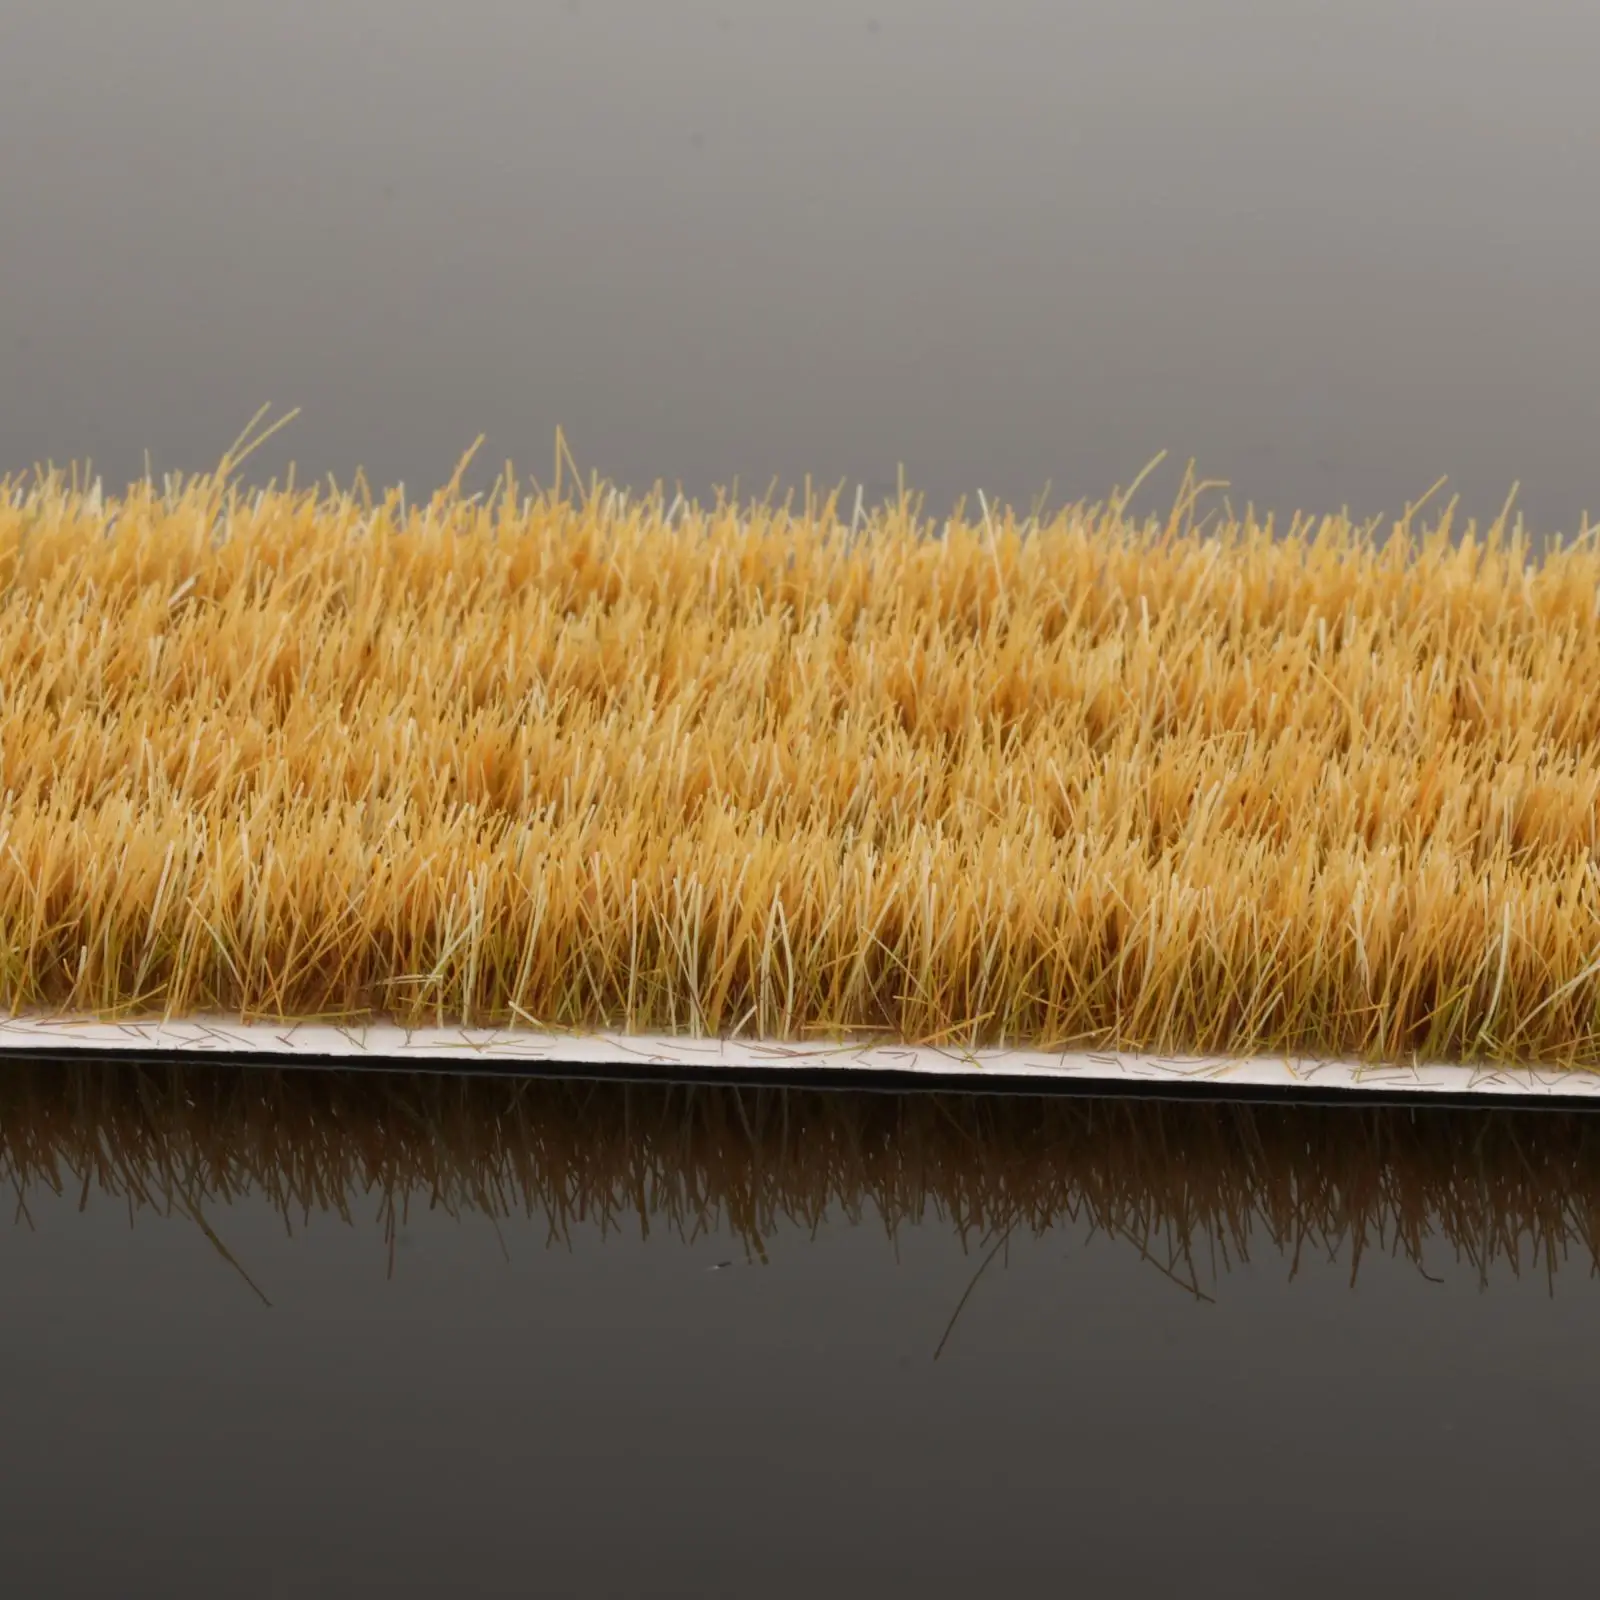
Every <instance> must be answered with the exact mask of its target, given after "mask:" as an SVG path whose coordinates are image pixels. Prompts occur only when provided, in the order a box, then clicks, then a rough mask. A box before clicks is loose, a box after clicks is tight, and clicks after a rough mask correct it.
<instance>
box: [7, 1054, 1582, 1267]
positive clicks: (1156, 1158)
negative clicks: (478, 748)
mask: <svg viewBox="0 0 1600 1600" xmlns="http://www.w3.org/2000/svg"><path fill="white" fill-rule="evenodd" d="M0 1183H3V1184H4V1185H5V1186H6V1187H8V1188H9V1189H10V1190H11V1191H12V1192H13V1193H14V1194H15V1196H16V1199H17V1214H18V1219H19V1220H20V1221H22V1222H23V1223H24V1224H25V1223H26V1221H27V1219H28V1215H29V1213H28V1207H29V1204H30V1197H31V1199H32V1202H33V1203H35V1204H36V1203H37V1198H38V1195H39V1194H40V1192H41V1191H45V1190H49V1191H54V1192H56V1193H59V1194H65V1195H72V1196H79V1197H84V1198H87V1197H88V1196H89V1195H91V1194H94V1193H99V1194H101V1195H106V1196H110V1197H113V1198H115V1199H118V1200H126V1201H127V1202H128V1204H129V1209H130V1213H134V1214H136V1213H137V1212H139V1211H141V1210H148V1211H153V1212H154V1213H156V1214H160V1215H173V1214H177V1215H183V1216H188V1217H190V1218H191V1219H192V1220H193V1221H195V1222H196V1223H197V1224H198V1225H199V1226H201V1227H202V1228H205V1229H207V1230H208V1231H210V1230H213V1229H214V1230H215V1231H211V1235H210V1236H211V1237H212V1238H213V1240H214V1242H215V1243H216V1244H217V1246H218V1248H219V1249H220V1250H223V1252H224V1253H226V1246H225V1239H226V1235H227V1234H228V1232H229V1230H228V1227H227V1223H226V1218H225V1214H224V1213H222V1212H220V1211H219V1210H218V1208H219V1207H226V1206H227V1205H229V1204H230V1203H232V1202H234V1201H236V1200H238V1199H240V1198H241V1197H245V1196H257V1197H260V1198H264V1199H265V1200H266V1201H267V1202H268V1203H269V1204H270V1205H272V1206H273V1207H274V1208H275V1209H276V1210H278V1211H279V1212H280V1213H281V1214H282V1215H283V1217H284V1218H285V1220H286V1222H288V1223H289V1224H290V1225H291V1226H302V1225H306V1224H308V1223H309V1222H310V1221H311V1220H312V1219H314V1218H316V1217H318V1216H322V1217H334V1218H339V1219H342V1220H343V1221H345V1222H347V1223H350V1224H352V1225H374V1224H375V1225H376V1227H377V1228H378V1230H379V1232H380V1236H381V1238H382V1239H383V1241H384V1242H385V1244H386V1245H387V1246H388V1247H389V1249H390V1251H391V1263H392V1261H393V1256H392V1250H393V1245H394V1242H395V1238H396V1234H397V1230H398V1229H399V1228H401V1227H403V1226H404V1225H405V1221H406V1218H407V1216H408V1214H409V1212H410V1210H411V1209H412V1208H419V1209H443V1210H444V1211H445V1212H447V1213H449V1214H450V1215H453V1216H488V1217H492V1218H495V1219H510V1218H515V1217H526V1218H532V1219H534V1220H535V1221H536V1222H543V1223H544V1224H545V1225H546V1227H547V1229H548V1237H549V1239H550V1241H551V1242H552V1243H557V1244H559V1243H564V1242H570V1241H571V1240H572V1239H573V1237H574V1235H575V1234H576V1232H577V1231H578V1230H580V1229H582V1228H585V1227H590V1228H597V1229H598V1230H599V1232H600V1233H601V1234H602V1236H604V1235H608V1234H610V1233H613V1232H616V1231H622V1232H629V1233H635V1234H639V1233H643V1234H649V1233H651V1232H658V1233H664V1234H666V1235H668V1236H671V1237H676V1238H678V1239H681V1240H684V1241H692V1240H694V1239H697V1238H702V1237H705V1236H707V1235H716V1234H722V1233H726V1234H729V1235H731V1236H732V1237H734V1238H735V1239H737V1240H738V1241H739V1242H740V1243H741V1244H742V1246H743V1248H744V1250H745V1251H746V1252H747V1255H748V1257H749V1258H750V1259H753V1260H754V1259H761V1258H763V1257H764V1256H765V1255H766V1254H767V1252H768V1250H769V1248H770V1247H771V1246H773V1245H774V1244H775V1243H777V1242H778V1241H780V1240H782V1239H783V1238H784V1237H785V1236H786V1235H789V1236H792V1235H794V1234H800V1235H806V1234H810V1233H813V1232H814V1231H815V1230H817V1229H818V1228H820V1227H822V1226H823V1225H824V1224H826V1223H827V1222H829V1221H830V1220H832V1221H835V1222H837V1221H841V1220H844V1221H849V1222H851V1223H853V1224H855V1225H858V1226H860V1225H871V1224H873V1223H878V1224H881V1225H882V1226H883V1227H884V1228H885V1229H886V1231H887V1232H888V1234H889V1235H890V1236H891V1237H893V1236H894V1235H895V1234H896V1233H897V1232H898V1230H899V1229H901V1228H902V1227H905V1226H912V1225H918V1224H928V1225H932V1226H937V1227H944V1228H949V1229H952V1230H954V1231H955V1232H956V1233H957V1234H958V1235H959V1236H960V1237H961V1239H962V1240H963V1242H964V1243H965V1244H966V1246H967V1247H968V1248H969V1249H973V1250H975V1252H976V1253H978V1254H982V1252H983V1250H984V1248H985V1247H987V1246H989V1245H991V1244H992V1243H993V1242H995V1241H997V1240H1000V1239H1003V1238H1005V1237H1007V1236H1010V1235H1019V1236H1026V1235H1029V1234H1032V1235H1035V1236H1037V1235H1039V1234H1042V1233H1043V1232H1044V1231H1045V1230H1046V1229H1050V1228H1055V1227H1071V1228H1074V1229H1081V1230H1083V1231H1084V1232H1085V1233H1086V1234H1089V1235H1094V1234H1099V1235H1103V1236H1107V1237H1111V1238H1115V1239H1119V1240H1121V1241H1123V1243H1125V1244H1127V1245H1129V1246H1131V1247H1132V1248H1134V1249H1135V1250H1137V1251H1139V1252H1140V1253H1141V1254H1142V1255H1143V1257H1144V1258H1145V1259H1146V1260H1147V1261H1148V1262H1149V1263H1150V1265H1151V1267H1152V1269H1153V1270H1156V1271H1159V1272H1161V1273H1164V1274H1166V1275H1168V1276H1170V1277H1171V1278H1172V1279H1173V1280H1174V1281H1175V1282H1176V1283H1178V1284H1179V1285H1181V1286H1182V1287H1184V1288H1186V1289H1187V1290H1189V1291H1190V1292H1191V1293H1195V1294H1201V1295H1205V1294H1209V1293H1214V1292H1215V1291H1216V1290H1217V1289H1218V1288H1219V1287H1220V1282H1221V1280H1222V1278H1224V1277H1225V1276H1226V1274H1227V1273H1228V1272H1229V1271H1230V1270H1231V1268H1232V1267H1233V1266H1234V1265H1235V1264H1236V1263H1238V1262H1241V1261H1249V1260H1253V1259H1258V1258H1261V1257H1271V1256H1277V1257H1280V1258H1281V1259H1282V1260H1283V1263H1284V1265H1285V1267H1286V1269H1287V1270H1288V1271H1290V1272H1291V1273H1293V1272H1294V1271H1296V1270H1298V1269H1299V1268H1300V1267H1302V1266H1306V1265H1309V1266H1315V1265H1317V1264H1318V1263H1319V1262H1321V1263H1328V1262H1337V1263H1339V1264H1340V1266H1341V1267H1342V1268H1343V1269H1344V1270H1346V1271H1347V1272H1348V1274H1349V1278H1350V1281H1351V1282H1352V1283H1355V1282H1356V1281H1357V1280H1358V1277H1359V1273H1360V1269H1361V1266H1362V1263H1363V1261H1364V1260H1366V1259H1367V1258H1368V1257H1370V1256H1372V1255H1380V1256H1391V1257H1395V1258H1398V1259H1401V1260H1407V1261H1410V1262H1412V1263H1414V1264H1415V1265H1416V1266H1417V1267H1419V1268H1420V1269H1422V1270H1428V1269H1430V1268H1432V1269H1439V1268H1442V1267H1444V1266H1446V1265H1447V1263H1448V1260H1449V1258H1451V1257H1452V1256H1453V1258H1454V1260H1455V1262H1456V1264H1457V1266H1458V1267H1464V1268H1466V1269H1467V1270H1469V1271H1471V1272H1473V1273H1474V1274H1475V1275H1476V1276H1478V1277H1479V1279H1480V1280H1481V1281H1488V1277H1489V1274H1490V1273H1491V1272H1494V1271H1496V1270H1500V1271H1509V1272H1510V1273H1512V1274H1513V1275H1517V1276H1520V1275H1521V1274H1523V1273H1524V1272H1531V1273H1534V1274H1537V1275H1538V1276H1540V1277H1544V1278H1545V1279H1547V1281H1548V1282H1549V1283H1550V1285H1551V1287H1552V1288H1553V1287H1554V1282H1555V1278H1556V1276H1557V1274H1558V1273H1559V1272H1561V1271H1562V1270H1563V1269H1564V1268H1576V1269H1577V1270H1578V1271H1580V1272H1591V1273H1592V1272H1593V1271H1595V1270H1596V1269H1597V1268H1600V1118H1596V1117H1594V1116H1591V1115H1583V1114H1570V1113H1537V1114H1526V1115H1519V1114H1510V1115H1508V1114H1506V1113H1503V1112H1500V1113H1494V1114H1485V1113H1482V1112H1477V1111H1459V1110H1439V1109H1432V1108H1426V1107H1424V1108H1420V1109H1417V1110H1410V1109H1406V1108H1399V1109H1396V1108H1363V1109H1359V1110H1357V1109H1329V1108H1313V1107H1297V1108H1293V1109H1290V1108H1283V1107H1259V1106H1257V1107H1252V1106H1247V1105H1223V1104H1214V1103H1213V1104H1205V1103H1194V1104H1176V1103H1165V1104H1164V1103H1161V1102H1155V1101H1137V1100H1118V1101H1093V1100H1079V1099H1072V1098H1054V1099H1052V1098H1033V1097H1026V1098H1025V1097H1010V1096H995V1097H988V1096H976V1095H942V1094H929V1093H915V1094H906V1095H885V1094H844V1093H825V1092H818V1091H812V1090H794V1089H734V1088H717V1089H707V1088H684V1087H672V1086H667V1085H620V1084H600V1083H579V1082H561V1081H559V1080H521V1081H510V1080H505V1079H495V1078H477V1079H473V1078H445V1077H439V1076H426V1075H404V1074H399V1073H394V1074H388V1073H355V1074H346V1073H328V1072H282V1071H278V1070H274V1069H262V1070H252V1071H248V1072H240V1071H238V1070H237V1069H231V1068H222V1067H192V1066H183V1067H180V1066H173V1067H165V1068H150V1067H130V1066H128V1065H126V1064H104V1063H74V1064H70V1065H66V1064H61V1063H52V1064H50V1065H21V1064H18V1065H14V1066H12V1067H10V1068H8V1069H7V1071H6V1073H5V1074H4V1075H3V1076H0ZM236 1265H238V1263H236ZM241 1270H243V1268H241Z"/></svg>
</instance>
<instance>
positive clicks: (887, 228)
mask: <svg viewBox="0 0 1600 1600" xmlns="http://www.w3.org/2000/svg"><path fill="white" fill-rule="evenodd" d="M1597 55H1600V9H1596V8H1594V7H1592V6H1579V5H1570V4H1566V3H1564V0H1523V3H1521V4H1518V5H1506V4H1504V3H1501V0H1408V3H1407V4H1406V5H1403V6H1397V5H1395V4H1393V3H1392V0H1353V3H1348V4H1344V5H1340V6H1339V7H1337V8H1336V9H1329V8H1327V7H1312V6H1303V5H1284V4H1283V3H1282V0H1071V3H1062V0H985V3H983V4H981V5H980V4H974V3H971V0H812V3H808V4H804V5H767V4H760V5H758V4H754V3H751V0H656V3H649V4H646V3H644V0H570V3H560V0H456V3H454V4H450V5H439V4H433V3H430V0H273V3H272V4H270V5H268V4H260V3H249V4H232V5H227V6H218V5H212V4H208V3H206V0H145V3H143V4H141V5H139V6H137V7H129V6H127V5H126V4H124V3H122V0H74V3H73V4H70V5H63V4H60V3H58V0H0V152H3V154H4V159H3V160H0V216H4V218H5V219H6V222H5V227H6V244H5V253H4V262H3V267H0V272H3V280H0V281H3V285H4V293H3V295H0V363H3V368H0V370H3V372H4V375H5V381H4V382H3V383H0V467H3V468H6V469H18V468H23V467H27V466H29V465H30V464H31V463H33V462H34V461H35V460H42V459H45V458H50V459H54V460H55V461H57V462H62V461H65V460H68V459H77V458H81V457H83V456H84V455H90V456H92V457H93V458H94V460H95V462H96V463H97V464H98V465H99V466H100V467H101V468H102V469H103V470H104V471H105V473H106V474H107V477H108V480H109V481H110V483H113V484H120V483H122V482H123V481H125V480H126V479H127V478H128V477H129V476H131V475H134V474H137V473H139V472H141V471H142V470H143V466H144V454H143V452H144V451H146V450H148V451H150V452H151V460H152V463H153V465H154V466H155V467H156V469H157V470H158V471H159V470H163V469H182V470H192V469H197V468H204V467H210V466H211V465H213V464H214V463H215V461H216V460H217V458H218V457H219V456H220V454H221V452H222V451H223V449H224V448H225V447H226V445H227V444H228V443H229V441H230V440H231V439H232V438H233V436H234V434H235V433H236V432H237V430H238V429H239V428H241V427H242V426H243V425H244V423H245V422H246V421H247V420H248V419H249V417H250V416H251V415H252V413H254V411H255V410H256V408H257V407H258V406H259V405H261V404H263V403H265V402H271V403H273V404H274V405H276V406H278V407H280V408H287V407H290V406H295V405H298V406H302V407H303V408H304V412H303V415H302V416H301V418H300V419H299V420H298V421H297V422H296V423H295V424H294V425H293V427H292V428H291V429H290V430H289V432H288V433H286V434H285V435H283V436H282V437H281V438H280V440H279V441H277V447H276V448H275V449H274V450H273V451H269V452H268V453H267V454H265V455H263V456H262V457H260V458H259V460H258V462H257V463H254V464H253V465H255V466H258V467H259V468H260V469H261V470H262V471H263V472H266V471H280V470H282V468H283V466H284V464H285V463H286V462H287V461H288V460H289V459H290V458H291V457H292V458H293V459H295V460H296V461H297V462H298V463H299V465H300V467H301V470H302V476H305V475H307V474H309V475H311V476H321V475H322V474H324V473H327V472H330V471H331V472H333V473H335V474H337V476H338V477H339V479H340V481H342V482H343V481H348V480H349V478H350V477H351V475H352V474H353V473H354V471H355V469H356V468H357V467H358V466H361V467H365V468H366V469H367V471H368V473H369V475H370V476H372V477H373V478H375V479H381V480H383V481H386V482H392V481H394V480H397V479H402V480H405V481H406V482H407V483H408V484H410V485H412V486H413V487H418V486H424V485H425V486H428V487H432V486H433V485H435V484H437V483H439V482H441V481H442V480H444V479H445V478H447V477H448V476H449V474H450V472H451V470H452V468H453V466H454V464H455V462H456V460H457V458H458V457H459V455H460V454H461V452H462V451H463V450H465V449H466V448H467V446H468V445H470V444H471V442H472V440H473V439H474V438H475V437H476V436H477V435H478V434H479V433H480V432H484V433H486V434H487V436H488V437H487V440H486V442H485V446H484V451H483V455H482V457H481V460H480V463H479V464H480V465H481V467H482V469H483V472H484V474H485V475H490V474H492V473H493V472H494V471H496V470H498V468H499V467H500V465H501V463H502V462H503V461H504V460H505V459H506V458H507V457H508V456H509V457H511V458H513V459H514V460H515V462H516V463H517V465H518V467H519V468H521V469H522V470H523V471H525V472H532V473H535V474H538V475H539V476H540V477H541V478H543V477H546V476H548V473H549V470H550V463H551V461H552V452H553V440H554V434H555V429H556V427H557V425H558V424H560V425H562V426H564V427H565V429H566V431H567V434H568V437H569V439H570V440H571V442H572V444H573V447H574V450H575V453H576V456H577V459H578V462H579V465H580V467H582V468H583V469H584V470H585V471H588V470H589V469H591V468H592V469H595V470H597V471H599V472H600V473H601V474H603V475H606V476H610V477H612V478H613V479H616V480H620V481H623V482H628V483H634V484H641V485H644V484H648V483H650V482H652V481H653V480H655V479H657V478H663V479H665V480H667V481H668V483H669V484H670V483H672V482H673V481H674V480H678V479H681V480H682V481H683V483H684V484H685V486H686V488H688V489H689V490H690V491H691V492H695V493H703V492H705V491H706V490H707V489H709V487H710V486H711V485H713V484H716V483H728V482H729V481H730V480H732V479H734V478H735V477H737V478H738V479H739V482H740V489H741V493H744V492H757V493H759V492H763V491H764V490H765V489H766V487H767V486H768V484H769V482H770V481H771V480H772V479H773V478H774V477H776V478H777V479H778V480H779V483H780V487H782V486H784V485H788V486H795V485H798V484H799V483H800V482H801V481H802V480H803V477H804V475H805V474H807V473H811V474H814V475H815V477H816V479H817V480H818V481H819V482H823V483H827V484H833V483H836V482H839V481H841V480H849V482H850V483H852V484H854V483H855V482H858V481H859V482H862V483H864V484H865V485H866V488H867V493H868V497H869V499H875V498H876V497H878V496H879V495H881V494H884V493H887V492H888V491H890V490H892V489H893V487H894V484H895V476H896V467H897V464H898V463H901V462H903V463H905V467H906V471H907V474H908V479H909V481H910V482H911V483H912V484H913V486H915V487H919V488H922V489H924V490H926V491H927V493H928V496H929V500H930V509H931V510H933V511H937V512H940V513H942V512H943V510H944V509H945V508H947V507H948V505H949V504H950V502H951V501H952V500H953V498H954V497H955V496H956V495H958V494H965V495H967V496H969V497H970V496H972V495H973V493H974V492H975V491H976V490H978V489H980V488H981V489H984V490H985V491H986V492H987V493H988V494H989V495H990V496H994V495H996V494H999V495H1003V496H1005V497H1006V498H1009V499H1012V500H1014V501H1017V502H1019V503H1022V504H1027V503H1028V502H1030V501H1031V500H1032V499H1033V497H1035V496H1037V495H1040V494H1042V493H1044V492H1045V491H1046V489H1047V487H1049V489H1050V498H1051V499H1052V500H1060V499H1063V498H1065V499H1078V498H1088V499H1098V498H1101V497H1103V496H1105V495H1106V494H1108V493H1109V492H1110V491H1111V490H1112V488H1113V487H1115V486H1117V485H1126V484H1127V483H1128V482H1129V481H1130V480H1131V479H1132V478H1133V477H1134V475H1135V474H1136V473H1137V472H1138V471H1139V470H1140V468H1141V467H1142V466H1143V465H1144V464H1145V463H1146V462H1147V461H1148V460H1149V459H1150V458H1151V457H1152V456H1154V455H1155V454H1156V452H1157V451H1159V450H1163V449H1165V450H1168V451H1170V452H1171V455H1170V458H1169V460H1168V462H1167V463H1166V464H1165V467H1164V469H1163V472H1162V473H1158V474H1157V475H1156V476H1155V477H1154V478H1153V479H1152V480H1151V481H1150V484H1149V487H1148V489H1147V492H1146V499H1145V501H1144V502H1143V503H1144V504H1145V505H1147V506H1148V507H1150V508H1155V507H1157V506H1158V505H1159V506H1163V507H1164V505H1165V504H1166V503H1168V502H1169V500H1170V496H1171V494H1172V492H1174V491H1175V489H1176V486H1177V480H1178V477H1179V476H1180V474H1181V470H1182V462H1183V461H1184V460H1185V459H1186V458H1188V457H1191V456H1192V457H1194V458H1196V459H1197V461H1198V463H1199V467H1200V471H1201V473H1202V475H1205V476H1209V477H1212V478H1223V479H1227V480H1228V481H1229V482H1230V483H1231V485H1232V491H1231V492H1232V494H1233V496H1234V497H1235V499H1236V501H1237V502H1240V503H1242V502H1243V501H1245V500H1252V501H1254V503H1255V504H1256V505H1257V506H1267V507H1272V508H1275V509H1278V510H1280V511H1285V512H1287V511H1288V510H1291V509H1293V508H1294V507H1296V506H1304V507H1307V508H1309V509H1316V510H1336V509H1338V507H1339V506H1340V505H1342V504H1348V505H1349V506H1350V507H1351V508H1352V509H1353V510H1354V511H1355V512H1357V513H1358V514H1359V515H1362V516H1366V515H1376V514H1379V513H1383V512H1398V511H1400V510H1401V508H1402V506H1403V504H1404V502H1405V501H1406V500H1407V499H1408V498H1412V497H1416V496H1420V495H1421V494H1422V493H1423V492H1424V491H1425V490H1426V489H1427V488H1428V487H1429V485H1431V484H1432V483H1433V482H1434V481H1435V479H1436V478H1438V477H1439V476H1440V475H1441V474H1449V475H1450V477H1451V480H1452V483H1453V484H1454V486H1455V487H1456V488H1457V489H1459V490H1460V491H1461V493H1462V494H1463V496H1464V500H1465V506H1466V508H1467V509H1469V510H1471V511H1473V512H1474V513H1475V514H1478V515H1480V516H1493V515H1494V514H1495V513H1496V512H1497V511H1498V510H1499V509H1500V507H1501V505H1502V504H1503V503H1504V501H1505V499H1506V496H1507V494H1508V492H1509V491H1510V489H1511V487H1512V484H1513V482H1514V481H1517V480H1520V481H1521V484H1522V486H1523V487H1522V492H1521V496H1520V499H1519V504H1520V505H1521V506H1522V507H1524V508H1525V509H1526V511H1527V513H1528V515H1529V518H1530V519H1531V521H1532V523H1533V524H1534V525H1535V526H1536V527H1538V528H1540V529H1543V530H1548V531H1556V530H1559V531H1575V530H1576V528H1577V525H1578V519H1579V514H1580V513H1581V512H1582V511H1584V510H1585V509H1587V510H1589V511H1593V512H1600V485H1597V483H1596V478H1595V471H1594V465H1593V442H1594V439H1595V438H1596V436H1597V433H1600V386H1597V384H1596V382H1595V372H1596V370H1597V357H1600V320H1597V319H1596V318H1595V316H1594V314H1593V296H1592V291H1591V289H1590V287H1589V284H1590V281H1591V279H1592V277H1593V274H1594V263H1595V260H1596V256H1597V250H1600V210H1597V208H1596V207H1595V206H1594V205H1593V204H1592V203H1591V202H1590V199H1589V195H1590V191H1591V189H1592V187H1593V182H1592V180H1593V174H1594V172H1595V171H1596V170H1597V169H1600V100H1597V98H1596V97H1595V95H1594V93H1593V82H1592V78H1593V63H1594V61H1595V59H1596V58H1597Z"/></svg>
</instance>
